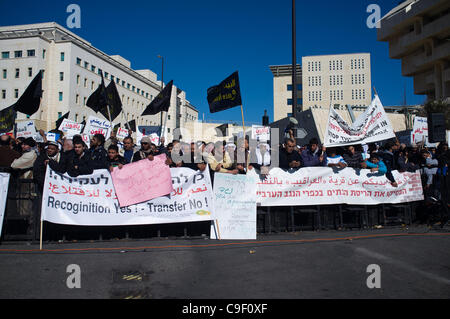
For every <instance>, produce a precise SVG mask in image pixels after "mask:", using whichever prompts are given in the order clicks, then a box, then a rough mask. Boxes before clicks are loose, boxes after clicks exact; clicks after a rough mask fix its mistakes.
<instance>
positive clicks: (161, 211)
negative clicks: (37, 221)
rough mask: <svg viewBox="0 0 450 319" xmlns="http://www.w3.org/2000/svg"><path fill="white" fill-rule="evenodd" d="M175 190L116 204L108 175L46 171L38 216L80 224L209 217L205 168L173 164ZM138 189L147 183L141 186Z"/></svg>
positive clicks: (167, 221)
mask: <svg viewBox="0 0 450 319" xmlns="http://www.w3.org/2000/svg"><path fill="white" fill-rule="evenodd" d="M171 175H172V184H173V192H172V193H171V194H170V195H167V196H164V197H158V198H155V199H153V200H151V201H147V202H144V203H140V204H137V205H132V206H127V207H122V208H121V207H120V205H119V201H118V199H117V196H116V192H115V189H114V185H113V182H112V178H111V175H110V173H109V172H108V171H107V170H96V171H94V173H93V174H92V175H88V176H79V177H77V178H72V177H70V176H68V175H65V174H58V173H56V172H54V171H52V170H51V169H50V168H49V167H48V169H47V173H46V178H45V185H44V194H43V199H42V214H41V216H42V220H45V221H49V222H52V223H55V224H63V225H79V226H122V225H147V224H170V223H182V222H199V221H208V220H212V218H213V216H212V212H213V209H212V207H213V197H212V185H211V179H210V176H209V169H206V170H205V171H204V172H201V171H197V172H196V171H194V170H191V169H189V168H172V169H171ZM142 187H145V185H143V186H142Z"/></svg>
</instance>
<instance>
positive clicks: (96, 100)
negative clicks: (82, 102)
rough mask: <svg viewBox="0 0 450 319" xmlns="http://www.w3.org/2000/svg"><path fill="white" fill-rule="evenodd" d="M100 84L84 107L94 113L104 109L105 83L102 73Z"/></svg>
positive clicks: (105, 100) (105, 101) (105, 103)
mask: <svg viewBox="0 0 450 319" xmlns="http://www.w3.org/2000/svg"><path fill="white" fill-rule="evenodd" d="M101 76H102V83H101V84H100V85H99V86H98V89H97V90H95V92H94V93H92V94H91V96H90V97H89V98H88V100H87V102H86V105H87V106H88V107H89V108H91V109H92V110H93V111H94V112H95V113H97V112H98V111H100V110H101V109H102V108H103V107H105V108H106V105H107V98H106V88H105V81H104V80H103V72H102V73H101Z"/></svg>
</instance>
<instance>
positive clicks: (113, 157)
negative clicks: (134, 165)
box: [108, 145, 128, 173]
mask: <svg viewBox="0 0 450 319" xmlns="http://www.w3.org/2000/svg"><path fill="white" fill-rule="evenodd" d="M126 164H128V161H127V160H126V159H125V157H123V156H121V155H120V154H119V147H118V146H117V145H110V146H109V147H108V165H109V171H110V172H111V173H112V172H113V170H114V168H115V167H118V168H119V169H122V167H123V166H124V165H126Z"/></svg>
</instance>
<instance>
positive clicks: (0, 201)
mask: <svg viewBox="0 0 450 319" xmlns="http://www.w3.org/2000/svg"><path fill="white" fill-rule="evenodd" d="M8 185H9V174H7V173H0V236H1V235H2V225H3V219H4V217H5V208H6V200H7V199H8Z"/></svg>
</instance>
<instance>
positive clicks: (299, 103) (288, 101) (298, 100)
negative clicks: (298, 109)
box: [287, 92, 311, 105]
mask: <svg viewBox="0 0 450 319" xmlns="http://www.w3.org/2000/svg"><path fill="white" fill-rule="evenodd" d="M309 93H311V92H309ZM301 103H302V99H297V105H301ZM287 105H292V99H288V100H287Z"/></svg>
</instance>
